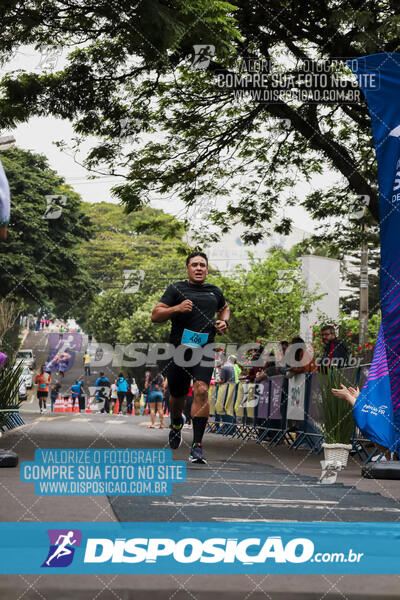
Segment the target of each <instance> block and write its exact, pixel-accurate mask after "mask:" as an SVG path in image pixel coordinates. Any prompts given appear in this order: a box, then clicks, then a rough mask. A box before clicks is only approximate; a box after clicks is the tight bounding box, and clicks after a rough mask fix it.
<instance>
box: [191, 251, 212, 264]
mask: <svg viewBox="0 0 400 600" xmlns="http://www.w3.org/2000/svg"><path fill="white" fill-rule="evenodd" d="M195 256H201V257H202V258H205V259H206V263H207V264H208V258H207V254H204V252H196V251H194V252H191V253H190V254H189V256H188V257H187V259H186V266H188V264H189V263H190V259H191V258H194V257H195Z"/></svg>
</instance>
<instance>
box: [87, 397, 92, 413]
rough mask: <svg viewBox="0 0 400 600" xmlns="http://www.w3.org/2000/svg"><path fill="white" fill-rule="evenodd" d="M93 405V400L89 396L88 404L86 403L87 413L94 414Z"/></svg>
mask: <svg viewBox="0 0 400 600" xmlns="http://www.w3.org/2000/svg"><path fill="white" fill-rule="evenodd" d="M91 405H92V401H91V399H90V398H88V401H87V405H86V413H87V414H88V415H90V414H92V412H93V411H92V406H91Z"/></svg>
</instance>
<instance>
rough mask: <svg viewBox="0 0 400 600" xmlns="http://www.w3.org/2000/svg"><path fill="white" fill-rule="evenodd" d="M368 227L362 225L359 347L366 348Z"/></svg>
mask: <svg viewBox="0 0 400 600" xmlns="http://www.w3.org/2000/svg"><path fill="white" fill-rule="evenodd" d="M366 229H367V228H366V226H365V224H363V225H362V242H361V264H360V311H359V332H360V333H359V345H360V346H362V348H363V349H364V348H365V344H366V342H367V339H368V242H367V236H366Z"/></svg>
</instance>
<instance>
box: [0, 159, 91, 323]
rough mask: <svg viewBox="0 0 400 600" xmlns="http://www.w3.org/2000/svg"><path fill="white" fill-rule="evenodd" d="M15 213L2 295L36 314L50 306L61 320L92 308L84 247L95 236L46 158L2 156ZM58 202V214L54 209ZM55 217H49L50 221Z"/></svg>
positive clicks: (1, 273)
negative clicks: (88, 305)
mask: <svg viewBox="0 0 400 600" xmlns="http://www.w3.org/2000/svg"><path fill="white" fill-rule="evenodd" d="M1 161H2V163H3V166H4V170H5V172H6V174H7V177H8V180H9V184H10V190H11V197H12V211H11V220H10V228H9V233H8V237H7V242H6V243H4V244H3V245H2V248H1V253H0V267H1V268H0V282H1V292H2V296H3V297H5V298H7V299H9V300H16V301H17V302H18V303H21V302H22V303H23V305H24V306H25V308H29V309H30V310H32V311H36V310H37V309H39V308H41V307H42V308H43V307H45V306H51V307H52V311H53V312H54V313H55V315H56V316H58V317H60V318H67V317H69V316H71V315H72V314H73V313H74V307H75V306H76V305H77V304H80V303H90V302H91V301H92V299H93V297H94V293H95V286H94V284H93V281H92V279H91V277H90V276H89V275H88V273H87V270H86V266H85V261H84V258H83V257H82V256H81V255H80V252H79V247H80V244H81V243H82V241H84V240H87V239H89V237H90V235H91V223H90V219H89V218H88V217H87V216H86V215H85V214H84V212H83V210H82V201H81V199H80V196H79V195H78V194H77V193H76V192H74V191H73V190H72V189H71V187H70V186H68V185H66V184H65V182H64V180H63V178H62V177H60V176H59V175H57V173H56V172H55V171H53V170H52V169H50V167H49V165H48V162H47V159H46V158H45V157H44V156H42V155H39V154H35V153H33V152H30V151H27V150H21V149H19V148H14V149H12V150H8V151H7V152H4V153H2V155H1ZM54 201H55V202H58V203H59V205H58V206H55V210H53V211H49V210H48V207H49V205H50V206H51V207H53V208H54V204H53V202H54ZM51 213H52V216H53V217H56V218H48V217H51Z"/></svg>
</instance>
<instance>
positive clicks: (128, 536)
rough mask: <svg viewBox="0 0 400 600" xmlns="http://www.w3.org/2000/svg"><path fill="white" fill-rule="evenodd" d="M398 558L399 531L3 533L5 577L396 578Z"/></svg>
mask: <svg viewBox="0 0 400 600" xmlns="http://www.w3.org/2000/svg"><path fill="white" fill-rule="evenodd" d="M388 539H390V544H388ZM399 554H400V523H340V527H338V524H337V523H248V522H247V523H145V522H142V523H76V522H74V523H2V524H1V525H0V573H2V574H11V573H17V574H29V573H32V574H33V573H36V574H42V575H45V574H57V573H58V574H71V573H73V574H79V573H87V574H90V573H98V574H100V573H144V574H156V573H157V574H178V573H187V574H192V573H196V574H212V573H214V574H230V573H232V574H238V573H246V574H257V573H258V574H263V573H288V574H289V573H294V574H296V573H297V574H302V573H304V574H308V573H326V574H328V573H341V574H346V573H351V574H356V573H370V574H373V573H376V574H379V573H381V574H398V573H399V572H400V565H399V561H398V556H399Z"/></svg>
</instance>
